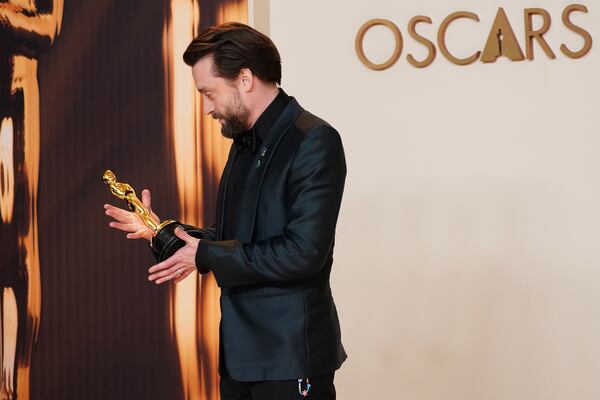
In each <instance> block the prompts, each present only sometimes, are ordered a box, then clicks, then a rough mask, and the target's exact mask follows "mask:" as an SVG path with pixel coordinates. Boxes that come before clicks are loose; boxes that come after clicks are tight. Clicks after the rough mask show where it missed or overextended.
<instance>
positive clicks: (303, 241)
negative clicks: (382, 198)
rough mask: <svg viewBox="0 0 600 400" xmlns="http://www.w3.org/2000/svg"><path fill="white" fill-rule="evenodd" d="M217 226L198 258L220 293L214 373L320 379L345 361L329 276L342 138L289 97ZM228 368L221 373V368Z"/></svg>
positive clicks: (339, 194)
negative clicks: (228, 225)
mask: <svg viewBox="0 0 600 400" xmlns="http://www.w3.org/2000/svg"><path fill="white" fill-rule="evenodd" d="M235 156H236V151H235V150H234V149H233V146H232V150H231V151H230V153H229V159H228V162H227V164H226V166H225V170H224V172H223V176H222V178H221V182H220V185H219V195H218V210H217V223H216V226H215V227H213V228H209V229H204V230H202V232H203V233H204V239H203V240H201V241H200V244H199V246H198V252H197V254H196V265H197V268H198V270H199V272H201V273H205V272H208V271H209V270H210V271H213V273H214V275H215V277H216V280H217V282H218V284H219V286H220V287H221V289H222V290H221V315H222V317H221V352H220V354H221V358H220V364H221V366H220V371H221V373H222V374H223V373H224V372H227V373H228V374H229V375H230V376H231V377H232V378H234V379H236V380H239V381H259V380H283V379H298V378H304V377H311V376H319V375H322V374H326V373H329V372H332V371H334V370H336V369H337V368H339V367H340V365H341V364H342V362H343V361H344V360H345V359H346V353H345V351H344V348H343V347H342V343H341V338H340V326H339V321H338V316H337V311H336V307H335V304H334V302H333V298H332V296H331V289H330V287H329V275H330V272H331V266H332V262H333V246H334V237H335V227H336V222H337V218H338V212H339V208H340V203H341V200H342V192H343V189H344V180H345V177H346V163H345V157H344V150H343V147H342V142H341V139H340V135H339V134H338V132H337V131H336V130H335V129H334V128H332V127H331V126H330V125H329V124H328V123H327V122H325V121H323V120H321V119H320V118H318V117H316V116H314V115H312V114H311V113H309V112H308V111H305V110H304V109H303V108H302V107H301V106H300V105H299V104H298V102H297V101H296V100H295V99H294V98H292V99H291V101H290V103H289V104H288V106H287V107H286V108H285V110H284V111H283V113H282V114H281V115H280V116H279V118H278V119H277V121H276V122H275V124H274V125H273V127H272V129H271V131H270V132H269V134H268V136H267V138H266V139H265V141H264V142H263V143H262V145H261V146H260V148H259V151H258V152H257V153H256V159H255V162H254V163H253V164H252V169H251V171H250V172H249V174H248V178H247V181H246V184H245V187H244V191H243V194H242V198H241V199H240V205H239V210H238V218H237V220H236V222H235V234H234V238H235V239H234V240H221V239H222V236H221V235H222V230H223V210H224V200H225V199H224V198H223V197H224V196H225V193H226V192H227V191H226V190H225V188H226V186H227V179H228V175H229V171H230V168H231V164H232V161H233V157H235ZM223 367H226V368H223Z"/></svg>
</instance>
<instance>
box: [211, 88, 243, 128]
mask: <svg viewBox="0 0 600 400" xmlns="http://www.w3.org/2000/svg"><path fill="white" fill-rule="evenodd" d="M232 103H233V104H230V105H228V106H227V107H226V108H225V111H224V112H223V114H221V113H219V112H213V113H212V117H213V118H214V119H222V120H223V124H222V125H221V134H222V135H223V136H225V137H226V138H229V139H235V138H236V137H238V136H241V135H242V134H243V133H244V132H246V131H247V130H248V129H249V128H250V127H249V126H248V117H249V116H250V110H248V108H246V106H244V105H243V104H242V99H241V98H240V95H239V93H238V92H234V96H233V102H232Z"/></svg>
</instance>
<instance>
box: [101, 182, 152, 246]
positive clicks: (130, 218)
mask: <svg viewBox="0 0 600 400" xmlns="http://www.w3.org/2000/svg"><path fill="white" fill-rule="evenodd" d="M151 201H152V199H151V197H150V191H149V190H148V189H144V190H142V203H144V206H145V207H146V208H147V209H148V211H150V214H151V215H152V219H153V220H154V221H155V222H156V224H157V225H158V224H160V218H158V215H156V214H155V213H154V212H153V211H152V208H151ZM104 208H105V209H106V211H105V214H106V215H108V216H109V217H112V218H114V219H115V221H111V222H110V223H109V224H108V226H110V227H111V228H115V229H118V230H120V231H123V232H127V239H140V238H144V239H147V240H148V241H150V242H151V241H152V235H153V233H154V232H152V229H150V228H149V227H147V226H146V224H144V222H143V221H142V219H141V218H140V217H139V216H138V215H137V214H136V213H134V212H133V211H128V210H124V209H122V208H118V207H115V206H113V205H110V204H105V205H104Z"/></svg>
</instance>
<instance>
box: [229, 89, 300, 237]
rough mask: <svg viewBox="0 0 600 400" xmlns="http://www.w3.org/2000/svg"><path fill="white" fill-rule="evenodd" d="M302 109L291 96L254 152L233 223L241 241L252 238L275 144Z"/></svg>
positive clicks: (275, 147)
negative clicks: (261, 192) (263, 185)
mask: <svg viewBox="0 0 600 400" xmlns="http://www.w3.org/2000/svg"><path fill="white" fill-rule="evenodd" d="M303 111H304V109H303V108H302V107H301V106H300V104H298V102H297V101H296V99H294V98H293V97H292V98H291V100H290V102H289V104H288V105H287V107H286V108H285V109H284V110H283V112H282V113H281V115H280V116H279V118H278V119H277V121H275V123H274V124H273V126H272V127H271V130H270V131H269V133H268V135H267V137H266V139H265V141H264V142H263V143H262V144H261V146H260V147H259V148H258V151H257V152H256V156H255V158H254V161H253V163H252V166H251V167H250V171H249V172H248V178H247V179H246V184H245V186H244V191H243V193H242V198H241V199H240V204H239V209H238V214H237V215H238V218H237V221H236V223H235V227H236V228H235V237H236V239H238V240H240V241H242V242H243V243H248V242H250V241H251V240H252V235H253V233H254V223H255V220H256V209H257V207H258V196H259V194H260V188H261V186H262V182H263V179H264V177H265V173H266V171H267V168H268V166H269V163H270V161H271V159H272V158H273V154H275V151H276V150H277V146H278V145H279V143H280V142H281V139H283V137H284V136H285V133H286V132H287V131H288V130H289V128H290V127H291V126H292V124H293V123H294V121H296V119H297V118H298V117H299V116H300V114H301V113H302V112H303ZM221 217H222V216H221Z"/></svg>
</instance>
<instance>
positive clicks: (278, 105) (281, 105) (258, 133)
mask: <svg viewBox="0 0 600 400" xmlns="http://www.w3.org/2000/svg"><path fill="white" fill-rule="evenodd" d="M289 102H290V97H289V96H288V95H287V94H286V93H285V92H284V91H283V89H281V88H279V93H278V94H277V96H276V97H275V99H273V101H272V102H271V104H269V106H268V107H267V108H266V109H265V111H263V113H262V114H261V115H260V116H259V117H258V119H257V120H256V122H255V123H254V125H253V126H252V128H250V129H249V130H248V131H246V132H245V133H244V134H243V135H241V136H239V137H237V138H236V139H235V140H234V142H235V144H236V146H237V148H238V151H242V150H243V148H244V147H246V146H247V147H250V151H252V153H254V152H256V148H257V146H258V145H259V144H260V143H262V142H263V141H264V140H265V139H266V138H267V136H268V134H269V131H270V130H271V128H272V127H273V125H274V124H275V121H277V118H279V115H281V113H282V112H283V110H285V108H286V107H287V105H288V103H289Z"/></svg>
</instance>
